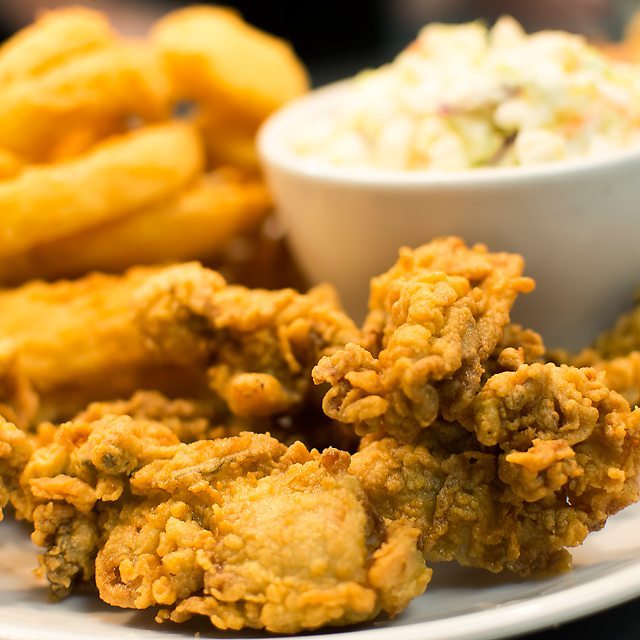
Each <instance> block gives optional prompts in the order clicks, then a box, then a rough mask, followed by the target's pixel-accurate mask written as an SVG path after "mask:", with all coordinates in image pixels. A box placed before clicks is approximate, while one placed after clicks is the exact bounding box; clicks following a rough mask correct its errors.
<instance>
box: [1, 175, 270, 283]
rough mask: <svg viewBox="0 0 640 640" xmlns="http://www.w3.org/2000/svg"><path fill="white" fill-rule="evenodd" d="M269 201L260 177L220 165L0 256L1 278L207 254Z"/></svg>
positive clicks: (251, 221) (15, 279)
mask: <svg viewBox="0 0 640 640" xmlns="http://www.w3.org/2000/svg"><path fill="white" fill-rule="evenodd" d="M270 204H271V202H270V198H269V195H268V194H267V191H266V188H265V186H264V185H263V183H262V182H261V181H259V180H257V179H251V180H246V179H243V178H242V176H241V174H239V173H238V172H237V171H234V170H229V169H226V170H220V171H217V172H215V173H213V174H210V175H207V176H205V177H203V178H201V179H200V180H198V182H197V183H196V184H195V185H194V186H192V187H189V188H187V189H186V190H185V191H184V192H183V193H181V194H179V195H177V196H174V197H173V198H171V199H168V200H166V201H164V202H162V203H160V204H157V205H153V206H151V207H149V208H147V209H144V210H142V211H139V212H138V213H136V214H135V215H132V216H129V217H127V218H124V219H122V220H117V221H114V222H111V223H108V224H105V225H102V226H100V227H96V228H92V229H89V230H87V231H84V232H82V233H79V234H76V235H72V236H68V237H65V238H62V239H60V240H58V241H55V242H51V243H48V244H45V245H43V246H40V247H36V248H34V249H33V250H32V251H30V252H27V253H26V254H23V255H19V256H15V257H10V258H6V259H0V282H3V283H4V284H5V285H6V284H10V285H11V284H17V283H19V282H23V281H25V280H28V279H29V278H32V277H34V276H40V277H45V278H49V279H53V278H59V277H74V276H78V275H82V274H84V273H87V272H89V271H92V270H101V271H111V272H117V271H121V270H124V269H126V268H127V267H130V266H132V265H134V264H154V263H161V262H167V261H180V260H186V259H191V258H200V257H202V258H204V257H207V256H211V255H212V254H213V253H214V252H216V251H218V250H219V249H220V248H221V247H222V246H223V245H224V243H225V242H227V241H228V240H229V239H230V238H231V237H232V236H234V235H235V234H237V233H241V232H243V231H246V230H247V229H248V228H250V227H252V226H255V225H256V223H257V222H258V221H259V220H261V219H262V218H263V217H264V215H265V214H266V213H267V211H268V210H269V207H270Z"/></svg>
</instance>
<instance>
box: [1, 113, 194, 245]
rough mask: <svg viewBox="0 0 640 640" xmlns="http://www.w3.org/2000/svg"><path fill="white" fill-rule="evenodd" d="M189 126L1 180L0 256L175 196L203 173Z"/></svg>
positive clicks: (153, 130) (145, 133)
mask: <svg viewBox="0 0 640 640" xmlns="http://www.w3.org/2000/svg"><path fill="white" fill-rule="evenodd" d="M202 165H203V152H202V146H201V143H200V140H199V139H198V137H197V135H196V133H195V131H194V129H193V128H192V127H191V126H189V125H187V124H186V123H181V122H172V123H168V124H163V125H155V126H149V127H145V128H143V129H139V130H137V131H134V132H132V133H129V134H126V135H123V136H118V137H115V138H112V139H109V140H107V141H105V142H103V143H102V144H101V145H99V146H97V147H95V148H94V149H92V150H91V152H89V153H87V154H85V155H83V156H81V157H79V158H76V159H74V160H71V161H67V162H63V163H60V164H57V165H53V166H50V165H44V166H36V167H31V168H28V169H26V170H24V171H23V172H22V173H21V174H20V175H19V176H18V177H17V178H15V179H13V180H8V181H4V182H0V215H1V220H2V224H1V225H0V257H7V256H11V255H15V254H17V253H20V252H22V251H24V250H27V249H30V248H31V247H34V246H37V245H39V244H42V243H43V242H47V241H51V240H56V239H59V238H62V237H64V236H66V235H69V234H72V233H77V232H79V231H81V230H83V229H87V228H90V227H92V226H96V225H98V224H101V223H104V222H106V221H108V220H114V219H117V218H120V217H123V216H125V215H127V214H131V213H133V212H134V211H136V210H139V209H140V208H141V207H144V206H147V205H151V204H152V203H156V202H160V201H162V200H163V199H164V198H166V197H168V196H171V195H172V194H174V193H176V192H177V191H178V190H179V189H181V188H182V187H184V186H185V185H186V184H187V183H188V182H189V181H190V180H192V179H193V178H194V177H195V176H196V175H197V174H198V173H199V172H200V171H201V169H202Z"/></svg>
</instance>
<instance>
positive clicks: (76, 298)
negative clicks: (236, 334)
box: [0, 269, 197, 420]
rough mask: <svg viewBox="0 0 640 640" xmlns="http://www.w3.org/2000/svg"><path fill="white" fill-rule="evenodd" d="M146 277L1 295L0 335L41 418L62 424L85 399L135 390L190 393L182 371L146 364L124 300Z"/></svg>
mask: <svg viewBox="0 0 640 640" xmlns="http://www.w3.org/2000/svg"><path fill="white" fill-rule="evenodd" d="M151 273H153V270H151V269H136V270H132V271H130V272H129V273H128V274H127V275H126V276H125V277H114V276H105V275H101V274H94V275H91V276H88V277H87V278H84V279H82V280H78V281H75V282H65V281H63V282H59V283H56V284H53V285H49V284H45V283H42V282H34V283H31V284H29V285H27V286H25V287H21V288H19V289H13V290H0V306H1V308H2V309H4V310H5V312H3V313H2V314H0V337H6V336H10V337H11V342H12V343H13V345H14V346H15V351H16V353H17V355H18V357H19V358H20V361H19V365H20V368H21V371H20V374H21V375H24V376H26V378H27V380H28V381H29V382H31V383H32V384H33V386H34V388H35V390H36V392H37V393H38V394H40V396H41V407H40V413H39V416H40V417H42V418H47V419H56V420H57V419H58V418H61V419H66V418H68V417H69V416H71V415H73V414H74V413H76V412H77V411H78V410H80V409H81V408H82V407H84V406H86V404H87V403H88V402H89V401H92V400H99V399H107V398H114V397H127V396H129V395H130V394H131V393H132V391H133V390H134V389H136V388H141V387H146V388H152V389H153V388H155V389H160V390H164V391H166V392H167V393H173V392H174V390H175V393H181V394H184V395H187V393H196V392H197V387H194V386H192V385H193V384H194V383H193V380H192V379H190V378H189V375H188V372H187V371H186V370H184V369H182V368H180V369H179V370H178V369H176V368H175V367H167V366H160V365H158V364H157V363H154V362H151V361H150V358H149V356H148V353H147V351H146V350H145V348H144V345H143V339H142V334H141V333H140V332H139V331H138V330H137V329H136V327H135V326H134V323H133V312H132V304H131V298H132V296H133V292H134V291H135V290H136V288H137V287H138V286H139V285H140V284H142V283H144V282H146V281H147V279H148V278H149V276H150V275H151ZM183 383H184V387H182V386H181V385H182V384H183Z"/></svg>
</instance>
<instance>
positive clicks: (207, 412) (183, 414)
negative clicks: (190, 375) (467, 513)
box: [73, 391, 241, 442]
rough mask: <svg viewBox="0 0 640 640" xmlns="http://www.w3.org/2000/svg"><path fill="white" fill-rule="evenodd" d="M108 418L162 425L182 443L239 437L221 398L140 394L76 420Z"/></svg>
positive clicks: (88, 410) (89, 410)
mask: <svg viewBox="0 0 640 640" xmlns="http://www.w3.org/2000/svg"><path fill="white" fill-rule="evenodd" d="M107 416H130V417H132V418H133V419H135V420H150V421H153V422H161V423H162V424H163V425H164V426H165V427H168V428H169V430H170V431H171V432H172V433H173V434H175V435H176V436H177V438H178V439H179V440H180V442H195V441H196V440H204V439H207V438H221V437H225V436H228V435H237V433H239V431H240V430H241V429H240V428H237V429H235V432H233V427H232V426H231V425H229V424H228V423H227V421H228V411H227V409H226V407H225V406H224V403H223V402H222V400H220V399H219V398H217V397H215V396H213V395H211V396H208V397H206V398H167V397H166V396H164V395H162V394H161V393H159V392H158V391H137V392H136V393H134V394H133V396H131V398H129V399H128V400H112V401H108V402H93V403H91V404H90V405H89V406H88V407H87V408H86V409H85V410H84V411H81V412H80V413H79V414H78V415H76V416H75V417H74V419H73V420H74V421H76V422H96V421H99V420H101V419H103V418H105V417H107Z"/></svg>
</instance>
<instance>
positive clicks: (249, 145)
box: [195, 109, 260, 173]
mask: <svg viewBox="0 0 640 640" xmlns="http://www.w3.org/2000/svg"><path fill="white" fill-rule="evenodd" d="M195 122H196V126H197V127H198V130H199V131H200V135H201V136H202V140H203V142H204V147H205V150H206V152H207V160H208V162H209V164H210V165H211V166H214V167H217V166H226V165H233V166H235V167H239V168H241V169H244V170H245V171H249V172H251V173H258V172H259V171H260V161H259V159H258V152H257V149H256V134H257V125H256V124H253V123H248V122H246V121H245V120H242V119H238V118H237V117H233V115H231V114H227V113H225V112H224V111H223V110H220V109H218V110H213V109H207V110H204V111H202V112H201V113H199V114H198V116H197V118H196V121H195Z"/></svg>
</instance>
